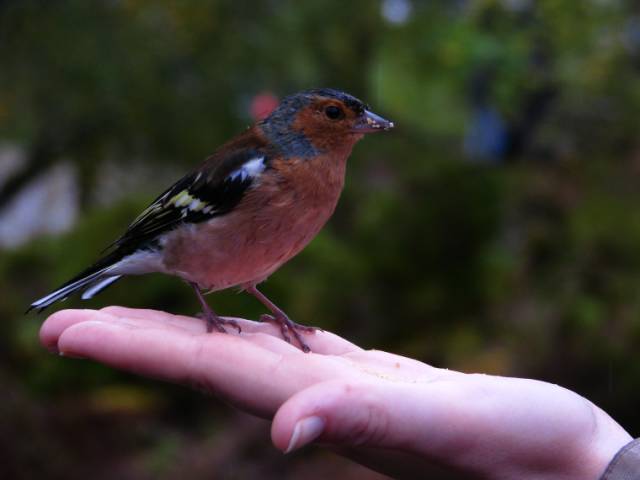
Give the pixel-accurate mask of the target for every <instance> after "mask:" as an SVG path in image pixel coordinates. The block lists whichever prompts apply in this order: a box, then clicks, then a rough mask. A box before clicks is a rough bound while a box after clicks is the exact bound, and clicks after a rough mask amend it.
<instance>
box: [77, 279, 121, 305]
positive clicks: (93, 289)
mask: <svg viewBox="0 0 640 480" xmlns="http://www.w3.org/2000/svg"><path fill="white" fill-rule="evenodd" d="M121 278H122V275H112V276H109V277H105V278H103V279H102V280H100V281H98V282H96V283H94V284H93V285H91V286H90V287H89V288H87V289H86V290H85V291H84V292H82V295H81V296H80V298H81V299H82V300H89V299H90V298H93V297H94V296H95V295H97V294H98V293H100V292H101V291H103V290H104V289H105V288H107V287H108V286H109V285H111V284H113V283H115V282H117V281H118V280H120V279H121Z"/></svg>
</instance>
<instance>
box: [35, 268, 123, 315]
mask: <svg viewBox="0 0 640 480" xmlns="http://www.w3.org/2000/svg"><path fill="white" fill-rule="evenodd" d="M108 257H109V256H107V258H105V259H103V260H102V261H99V262H98V263H96V264H95V265H93V266H92V267H90V268H88V269H87V270H85V271H83V272H82V273H80V274H79V275H77V276H75V277H74V278H72V279H71V280H69V281H68V282H67V283H65V284H64V285H62V286H61V287H60V288H58V289H57V290H55V291H53V292H51V293H50V294H49V295H46V296H44V297H42V298H40V299H38V300H36V301H35V302H33V303H32V304H31V305H30V306H29V308H28V309H27V311H26V312H25V313H28V312H30V311H31V310H36V311H37V312H38V313H40V312H42V311H43V310H44V309H45V308H47V307H48V306H49V305H51V304H53V303H55V302H58V301H60V300H64V299H66V298H67V297H68V296H69V295H71V294H73V293H75V292H78V291H81V290H82V291H83V292H82V296H81V298H82V299H83V300H87V299H89V298H92V297H93V296H94V295H96V294H98V293H100V292H101V291H102V290H104V289H105V288H107V287H108V286H109V285H111V284H113V283H114V282H116V281H118V280H119V279H120V278H122V275H118V274H110V273H109V272H110V271H111V270H113V269H114V267H115V266H116V265H117V262H115V263H113V262H111V261H108V260H107V259H108ZM109 260H111V259H109ZM105 264H106V265H105Z"/></svg>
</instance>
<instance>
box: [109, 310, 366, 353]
mask: <svg viewBox="0 0 640 480" xmlns="http://www.w3.org/2000/svg"><path fill="white" fill-rule="evenodd" d="M100 311H101V312H105V313H109V314H110V315H114V316H116V317H119V318H125V319H126V318H135V319H140V320H144V321H149V322H158V323H160V324H169V325H174V326H176V327H184V328H185V329H187V330H189V331H191V332H193V333H204V332H205V331H206V322H205V321H204V320H202V319H199V318H194V317H187V316H184V315H173V314H171V313H167V312H162V311H159V310H150V309H138V308H127V307H120V306H110V307H105V308H102V309H101V310H100ZM233 320H235V321H236V322H237V323H238V324H239V325H240V328H241V329H242V333H263V334H268V335H271V336H273V337H276V338H278V339H282V333H281V332H280V328H279V327H278V326H277V325H275V324H274V323H271V322H255V321H252V320H245V319H241V318H235V317H234V318H233ZM146 325H149V326H151V325H153V323H146ZM302 335H303V336H304V338H305V340H306V341H307V343H308V345H309V347H310V348H311V351H313V352H314V353H320V354H323V355H343V354H345V353H350V352H357V351H362V349H361V348H360V347H358V346H357V345H355V344H353V343H351V342H349V341H348V340H345V339H344V338H342V337H340V336H338V335H336V334H334V333H331V332H327V331H323V330H316V331H315V332H313V333H306V332H303V333H302ZM257 338H261V337H257ZM264 345H265V346H266V345H273V346H275V345H276V343H275V342H269V343H264Z"/></svg>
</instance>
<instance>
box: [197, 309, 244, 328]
mask: <svg viewBox="0 0 640 480" xmlns="http://www.w3.org/2000/svg"><path fill="white" fill-rule="evenodd" d="M198 317H199V318H202V319H203V320H204V321H205V322H206V323H207V333H211V332H213V330H214V329H216V330H217V331H219V332H221V333H228V332H227V330H226V329H225V328H224V326H225V325H230V326H232V327H233V328H235V329H236V330H238V333H242V328H240V325H238V322H236V321H235V320H231V319H229V318H222V317H219V316H218V315H216V314H215V313H214V312H213V311H210V312H202V313H200V314H198Z"/></svg>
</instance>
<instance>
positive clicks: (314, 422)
mask: <svg viewBox="0 0 640 480" xmlns="http://www.w3.org/2000/svg"><path fill="white" fill-rule="evenodd" d="M415 393H416V392H415V386H414V388H413V389H409V388H407V386H406V385H404V384H400V383H394V382H375V381H372V382H369V381H349V380H337V381H336V380H333V381H328V382H323V383H319V384H316V385H313V386H312V387H309V388H307V389H305V390H302V391H301V392H298V393H296V394H295V395H293V396H292V397H291V398H289V399H288V400H287V401H286V402H285V403H284V404H283V405H282V406H281V407H280V409H279V410H278V411H277V413H276V415H275V417H274V419H273V424H272V426H271V438H272V440H273V443H274V445H275V446H276V447H277V448H278V449H280V450H282V451H284V452H285V453H289V452H291V451H293V450H296V449H298V448H300V447H302V446H304V445H307V444H309V443H311V442H313V441H314V440H320V441H321V442H323V443H330V444H334V445H337V446H343V447H353V446H375V447H386V448H402V447H403V446H404V447H406V446H407V444H412V445H415V446H417V445H416V443H417V444H419V443H420V438H421V437H423V436H424V435H425V432H426V431H428V430H429V418H430V417H431V418H432V419H433V418H436V417H435V416H434V415H432V414H433V413H435V412H434V410H435V411H437V410H439V409H431V414H429V413H427V415H426V416H425V415H424V414H421V415H416V413H417V412H418V411H419V410H422V412H425V409H424V407H425V406H426V407H427V409H426V412H429V411H430V409H429V408H428V407H430V406H431V405H425V403H426V404H432V403H433V401H426V402H425V401H424V400H425V399H424V398H423V399H422V400H421V401H419V402H418V400H419V399H416V395H415ZM431 398H432V400H433V396H431ZM417 403H421V404H422V405H420V406H418V405H417ZM420 407H422V408H420ZM440 407H442V404H441V405H440ZM440 411H441V410H440ZM425 423H426V425H425ZM403 449H404V448H403ZM412 450H413V448H412Z"/></svg>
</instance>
